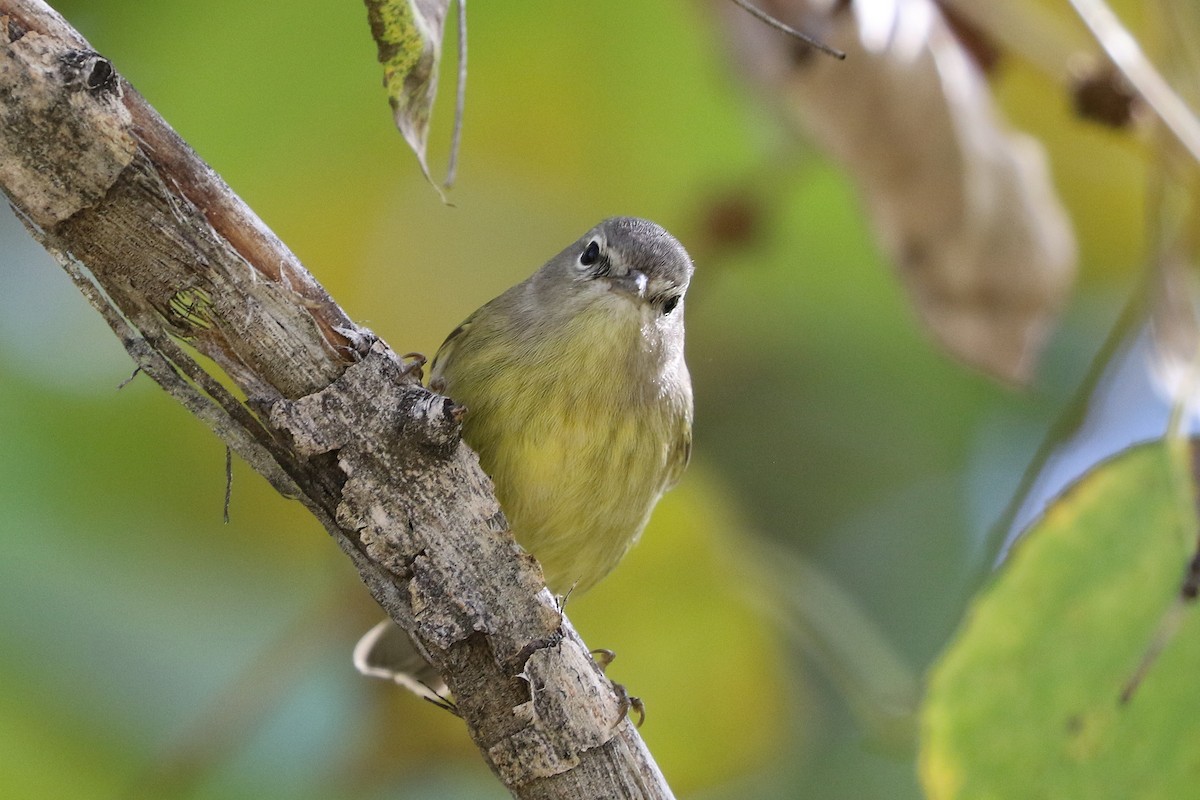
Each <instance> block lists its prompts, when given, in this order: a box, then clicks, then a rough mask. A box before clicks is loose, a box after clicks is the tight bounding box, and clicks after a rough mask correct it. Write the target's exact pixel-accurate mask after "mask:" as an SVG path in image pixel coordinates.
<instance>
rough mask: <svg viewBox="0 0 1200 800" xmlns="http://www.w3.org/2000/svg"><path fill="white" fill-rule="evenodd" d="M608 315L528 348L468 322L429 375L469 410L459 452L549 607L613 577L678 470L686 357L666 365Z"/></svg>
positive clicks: (603, 312)
mask: <svg viewBox="0 0 1200 800" xmlns="http://www.w3.org/2000/svg"><path fill="white" fill-rule="evenodd" d="M631 309H632V307H631ZM616 312H619V313H620V314H629V315H632V314H633V313H634V312H633V310H624V309H620V308H617V309H616ZM614 313H615V312H614V307H609V306H606V305H600V306H597V307H596V308H592V309H589V310H588V311H586V312H584V313H581V314H578V315H576V316H575V317H573V318H572V320H571V322H570V324H569V325H562V326H560V328H561V329H556V330H554V331H553V332H550V333H548V332H547V331H539V332H538V333H537V335H536V336H530V337H526V338H525V339H510V338H509V337H508V335H507V333H506V330H507V329H506V328H505V326H504V325H503V320H498V321H497V322H496V324H494V325H489V324H487V322H486V318H484V319H480V316H481V315H480V314H478V313H477V314H476V317H475V318H473V320H472V321H469V322H468V323H467V326H466V327H465V328H464V331H463V333H462V334H461V335H459V336H457V337H455V338H454V340H453V346H452V347H449V346H446V347H445V350H446V357H445V358H444V359H443V358H441V356H439V361H441V362H442V363H437V364H436V366H435V371H434V374H435V377H440V378H441V379H442V380H444V381H445V390H444V391H445V393H446V394H447V395H449V396H450V397H452V398H453V399H454V400H455V401H456V402H458V403H460V404H462V405H465V406H466V407H467V417H466V420H465V422H464V427H463V438H464V440H465V441H466V442H467V444H468V445H470V446H471V447H472V449H474V450H475V451H476V452H478V453H479V458H480V462H481V465H482V466H483V468H484V470H486V471H487V473H488V474H489V475H491V476H492V479H493V481H494V482H495V484H496V494H497V497H498V498H499V500H500V504H501V506H502V507H503V509H504V512H505V515H506V516H507V518H508V521H509V524H510V525H511V526H512V530H513V533H514V535H515V536H516V538H517V541H518V542H520V543H521V545H522V546H523V547H525V548H526V549H527V550H528V551H529V552H531V553H532V554H533V555H534V556H535V557H536V558H537V559H538V561H539V562H540V563H541V564H542V568H543V569H544V570H545V573H546V580H547V583H548V585H549V586H550V588H551V590H552V591H555V592H557V593H564V592H566V591H567V590H569V589H571V588H572V587H574V588H575V589H576V590H578V591H582V590H584V589H587V588H589V587H590V586H592V585H593V584H594V583H596V582H597V581H598V580H600V579H601V578H603V577H604V576H605V575H607V574H608V572H609V571H611V570H612V568H613V567H615V566H616V564H617V562H618V561H620V559H621V557H622V556H624V554H625V552H626V551H627V550H628V549H629V547H630V546H631V545H632V544H633V543H634V542H635V541H636V540H637V537H638V536H639V535H640V534H641V532H642V528H643V527H645V524H646V521H647V520H648V519H649V516H650V512H651V510H652V509H653V507H654V504H655V503H656V502H657V501H658V498H659V497H660V496H661V495H662V493H663V491H664V490H665V489H666V488H668V487H669V484H670V482H671V481H672V480H673V479H674V478H675V476H677V475H678V472H679V470H680V469H682V466H683V463H682V462H683V461H685V460H686V458H687V449H688V447H689V443H690V429H691V414H692V410H691V388H690V383H689V382H688V377H687V371H686V368H685V367H684V366H683V361H682V352H681V351H680V352H679V353H678V354H676V355H674V356H673V359H674V360H669V361H668V360H664V353H663V352H661V351H657V350H655V349H654V348H653V347H652V346H650V345H649V344H648V340H647V338H646V337H645V336H644V335H643V331H642V330H641V329H640V328H639V325H638V324H637V320H636V319H633V318H628V319H614V318H613V316H612V315H613V314H614ZM617 323H620V324H617Z"/></svg>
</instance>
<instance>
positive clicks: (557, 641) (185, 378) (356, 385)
mask: <svg viewBox="0 0 1200 800" xmlns="http://www.w3.org/2000/svg"><path fill="white" fill-rule="evenodd" d="M0 189H2V190H3V192H4V193H5V195H6V196H7V197H8V199H9V201H10V202H11V203H12V205H13V206H14V208H15V209H16V210H17V212H18V214H19V215H21V217H22V218H23V219H24V220H25V223H26V225H27V227H28V228H29V230H30V232H31V233H32V234H33V235H34V236H35V237H37V238H38V239H39V240H40V241H41V242H42V243H43V244H44V245H45V246H46V248H47V249H48V250H49V251H50V252H52V253H53V254H54V255H55V256H56V257H57V258H58V260H59V262H60V263H61V264H62V265H63V267H64V268H65V269H66V270H67V272H68V273H69V274H70V275H71V276H72V278H73V279H74V280H75V282H76V285H77V286H78V287H79V288H80V290H81V291H82V292H83V293H84V295H85V296H86V297H87V298H88V300H89V301H90V302H91V303H92V305H93V306H94V307H96V309H97V310H98V311H99V312H100V313H101V314H102V315H103V316H104V318H105V319H106V321H108V323H109V325H110V326H111V327H112V328H113V330H114V332H115V333H116V334H117V335H118V337H120V339H121V341H122V342H123V343H124V345H125V347H126V349H127V350H128V351H129V353H130V355H131V356H133V358H134V360H135V361H136V362H137V363H138V366H139V368H140V369H141V370H143V371H144V372H146V373H147V374H148V375H150V376H151V377H152V378H154V379H155V380H156V381H158V382H159V383H160V384H161V385H162V386H163V388H165V389H166V390H167V391H168V392H170V393H171V394H172V395H173V396H175V397H176V398H177V399H179V400H180V402H182V403H184V405H186V406H187V407H188V408H189V409H190V410H191V411H193V413H195V414H196V415H197V416H199V417H201V418H202V419H203V420H204V421H205V422H206V423H207V424H208V425H209V426H210V427H211V428H213V430H214V431H215V432H216V433H217V434H218V435H220V436H221V437H222V438H223V439H224V440H225V441H226V442H227V443H228V444H229V445H230V447H232V448H233V449H234V450H236V451H237V452H238V454H239V455H241V456H242V457H243V458H244V459H245V460H246V461H247V462H248V463H250V464H251V465H252V466H253V467H254V468H255V469H256V470H258V471H259V472H260V473H262V474H263V475H264V476H266V477H267V478H268V479H269V480H270V481H271V482H272V484H273V485H274V486H275V487H276V488H278V489H279V490H280V491H281V492H283V493H285V494H287V495H288V496H290V497H295V498H297V499H299V500H300V501H301V502H303V503H304V504H305V505H306V506H307V507H308V508H309V509H310V510H311V511H312V512H313V514H314V515H315V516H316V517H317V518H318V519H319V520H320V521H321V523H322V524H323V525H324V526H325V527H326V529H327V530H328V531H329V533H330V534H331V535H332V536H333V538H334V540H335V541H336V542H337V543H338V545H339V546H340V547H341V549H342V550H343V551H344V552H345V553H346V555H347V556H349V557H350V559H351V560H352V561H353V562H354V565H355V567H356V568H357V569H358V571H359V574H360V575H361V577H362V579H363V582H364V583H365V584H366V585H367V587H368V588H369V589H370V591H371V593H372V594H373V595H374V596H375V598H376V599H377V600H378V602H379V603H380V605H381V606H383V608H384V609H385V610H386V611H387V613H388V614H389V615H390V616H391V617H392V619H394V620H395V621H396V622H397V623H399V624H400V625H401V626H402V627H404V628H405V629H406V630H408V631H410V632H411V633H412V634H413V635H414V637H415V639H416V640H417V642H418V643H419V645H420V647H421V648H422V649H423V651H424V652H425V653H426V654H427V655H428V657H429V659H430V661H431V663H432V664H433V665H434V666H435V667H437V668H438V670H439V671H440V672H441V673H442V675H443V677H444V678H445V679H446V681H447V683H448V684H449V686H450V688H451V690H452V691H453V692H454V695H455V697H456V700H457V703H458V710H459V713H460V714H461V715H462V717H463V719H464V721H465V722H466V725H467V729H468V731H469V733H470V735H471V736H472V738H473V739H474V740H475V742H476V744H477V745H478V746H479V749H480V751H481V753H482V754H483V756H484V758H485V759H486V760H487V761H488V763H489V764H490V765H491V767H492V769H493V770H494V771H495V773H496V774H497V776H498V777H499V778H500V779H501V780H502V781H503V782H504V784H505V785H506V786H507V787H508V788H509V789H510V790H511V791H512V792H513V794H514V795H515V796H517V797H522V798H552V797H563V798H567V797H569V798H589V797H594V798H601V797H604V798H635V797H636V798H662V797H670V796H671V795H670V790H669V788H668V787H667V785H666V783H665V781H664V780H663V778H662V775H661V773H660V772H659V771H658V769H657V767H656V766H655V764H654V762H653V760H652V759H651V758H650V755H649V753H648V752H647V751H646V749H645V746H644V744H643V743H642V740H641V738H640V737H639V736H638V734H637V731H636V730H635V729H634V728H633V726H632V725H631V724H630V722H629V721H628V719H626V718H625V715H624V713H623V708H622V705H621V702H620V699H619V697H618V695H617V693H616V692H615V691H614V689H613V686H612V685H611V684H610V683H609V681H608V680H607V679H606V678H605V677H604V675H603V673H602V672H601V671H600V670H599V668H598V667H597V666H596V665H595V663H594V662H593V661H592V659H591V657H590V656H589V655H588V651H587V647H586V646H585V645H584V644H583V642H582V641H581V640H580V639H579V637H578V635H577V634H576V633H575V632H574V630H573V629H572V628H571V626H570V623H569V622H568V621H567V620H566V619H565V618H564V617H563V616H562V614H561V613H560V611H559V610H558V608H557V606H556V604H555V601H554V598H552V597H551V596H550V594H549V592H548V591H546V590H545V589H544V588H543V581H542V577H541V572H540V570H539V569H538V567H537V565H536V563H535V562H534V561H533V559H531V558H530V557H528V556H526V555H524V554H523V553H521V552H520V550H519V549H518V548H517V547H516V545H515V544H514V543H513V540H512V537H511V536H510V535H509V533H508V531H507V526H506V523H505V521H504V517H503V515H502V514H501V512H500V508H499V506H498V505H497V503H496V501H495V497H494V495H493V493H492V489H491V484H490V482H489V480H488V478H487V476H486V475H484V474H483V472H482V471H481V470H480V468H479V464H478V460H477V459H476V457H475V455H474V453H472V452H471V451H470V450H469V449H468V448H467V447H465V446H464V445H462V444H461V442H460V441H459V435H458V434H459V423H460V419H461V416H462V409H460V408H458V407H456V406H455V405H454V404H453V402H451V401H450V400H448V399H446V398H444V397H439V396H437V395H435V394H432V393H431V392H429V391H427V390H426V389H424V388H422V387H421V385H420V381H419V373H420V370H419V368H417V367H419V365H418V364H416V363H413V362H406V361H405V360H403V359H401V358H399V357H397V356H396V355H395V354H394V353H393V352H392V351H391V350H390V349H389V348H388V347H387V346H386V345H385V344H384V343H383V342H382V341H380V340H379V339H378V337H376V336H375V335H374V334H372V333H371V332H370V331H369V330H367V329H365V328H361V327H358V326H356V325H355V324H354V323H353V322H352V321H351V320H350V319H349V318H348V317H347V316H346V315H345V314H344V313H343V312H342V310H341V309H340V308H339V307H338V306H337V305H336V304H335V303H334V302H333V300H332V299H331V298H330V297H329V296H328V294H326V292H325V291H324V290H323V289H322V288H321V287H320V285H318V284H317V283H316V281H315V280H314V279H313V278H312V276H311V275H309V274H308V272H307V271H306V270H305V269H304V268H303V266H301V265H300V263H299V262H298V261H297V259H296V258H295V256H294V255H293V254H292V253H291V252H290V251H288V249H287V248H286V247H285V246H284V245H283V244H282V243H281V242H280V241H279V240H278V239H277V238H276V237H275V236H274V235H273V234H272V233H271V232H270V231H268V230H267V229H266V228H265V226H263V224H262V223H261V222H260V221H259V220H258V218H257V217H256V216H254V214H253V213H252V212H251V211H250V210H249V209H248V208H246V206H245V205H244V204H243V203H242V202H241V201H240V200H239V199H238V198H237V197H236V196H235V195H234V194H233V193H232V192H231V191H230V189H229V188H228V186H226V185H225V184H224V182H223V181H221V179H220V178H219V176H217V175H216V174H215V173H213V172H212V170H211V169H209V168H208V167H207V166H206V165H205V164H204V163H203V162H201V161H200V160H199V159H198V158H197V157H196V155H195V154H194V153H193V152H192V151H191V149H190V148H188V147H187V145H186V144H185V143H184V142H183V141H182V140H180V139H179V137H178V136H177V135H176V134H175V133H174V132H173V131H172V130H171V129H170V128H169V127H168V126H167V125H166V123H165V122H163V120H162V119H161V118H160V117H159V116H158V115H157V113H155V112H154V111H153V109H151V108H150V107H149V106H148V105H147V104H146V102H145V101H144V100H143V99H142V98H141V97H140V96H139V95H138V94H137V93H136V92H135V91H134V90H133V89H132V88H131V87H130V86H129V85H128V84H127V83H126V82H125V81H124V80H123V79H122V78H121V77H120V75H119V74H118V73H117V72H116V71H115V69H114V68H113V66H112V64H111V63H110V62H109V61H107V60H106V59H104V58H103V57H102V56H100V55H98V54H97V53H95V52H94V51H92V49H91V48H90V47H89V46H88V44H87V42H86V41H84V39H83V38H82V37H81V36H80V35H79V34H78V33H77V32H76V31H75V30H74V29H72V28H71V27H70V25H68V24H67V23H66V22H65V21H64V20H63V19H62V18H61V17H60V16H59V15H58V14H56V13H55V12H54V11H53V10H52V9H50V8H49V7H47V6H46V5H44V4H42V3H40V2H32V1H31V0H0ZM181 342H184V343H186V344H187V345H188V346H189V347H190V350H189V349H188V348H185V347H182V346H181V344H180V343H181ZM191 351H195V352H198V353H200V354H202V355H203V356H206V357H207V359H205V360H204V361H202V362H201V361H197V360H195V359H193V358H192V356H191V355H190V352H191ZM208 359H211V362H210V361H209V360H208ZM230 381H232V383H233V384H234V385H236V387H237V390H238V392H240V394H237V393H235V392H234V391H232V390H230V389H228V388H227V386H228V384H229V382H230Z"/></svg>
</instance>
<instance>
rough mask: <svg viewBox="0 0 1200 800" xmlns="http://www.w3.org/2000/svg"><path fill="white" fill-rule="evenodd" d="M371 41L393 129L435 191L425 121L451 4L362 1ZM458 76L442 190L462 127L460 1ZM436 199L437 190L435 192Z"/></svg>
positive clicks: (462, 0) (462, 10)
mask: <svg viewBox="0 0 1200 800" xmlns="http://www.w3.org/2000/svg"><path fill="white" fill-rule="evenodd" d="M365 2H366V6H367V20H368V21H369V22H370V24H371V36H372V37H373V38H374V39H375V44H376V45H377V46H378V48H379V63H380V64H382V65H383V86H384V88H385V89H387V93H388V102H389V103H390V104H391V106H392V114H393V116H394V118H395V120H396V127H397V128H398V129H399V130H400V133H401V134H402V135H403V136H404V140H405V141H406V142H408V146H409V147H411V148H412V150H413V152H414V153H415V154H416V156H417V161H418V163H420V165H421V171H422V172H423V173H424V174H425V177H426V179H428V180H429V182H430V183H431V184H434V188H435V189H436V188H438V187H437V184H435V183H434V181H433V178H432V177H431V176H430V174H429V164H428V161H427V159H426V145H427V143H428V140H429V120H430V117H431V115H432V112H433V103H434V100H435V99H436V98H437V76H438V63H439V62H440V61H441V56H442V34H443V33H444V31H445V25H446V14H447V12H448V10H449V8H450V2H451V0H365ZM458 17H459V37H458V38H459V42H458V44H459V74H458V103H457V107H456V110H455V117H454V139H453V142H452V145H451V152H450V163H449V166H448V168H447V174H446V181H445V185H446V186H447V187H449V186H450V185H451V184H452V183H453V182H454V167H455V161H456V157H457V153H458V142H459V134H460V131H461V127H462V101H463V87H464V85H465V80H466V69H467V59H466V52H467V50H466V48H467V39H466V0H458ZM438 192H439V194H440V193H441V190H440V189H438Z"/></svg>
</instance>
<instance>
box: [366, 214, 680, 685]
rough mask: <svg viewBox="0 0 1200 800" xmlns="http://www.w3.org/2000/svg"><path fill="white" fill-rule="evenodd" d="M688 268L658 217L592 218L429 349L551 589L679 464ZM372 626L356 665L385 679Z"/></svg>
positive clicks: (571, 576) (603, 559) (601, 571)
mask: <svg viewBox="0 0 1200 800" xmlns="http://www.w3.org/2000/svg"><path fill="white" fill-rule="evenodd" d="M691 273H692V264H691V260H690V258H689V257H688V255H687V252H686V251H685V250H684V249H683V246H682V245H680V244H679V242H677V241H676V240H675V239H674V238H673V237H672V236H671V235H670V234H669V233H667V232H666V231H665V230H663V229H662V228H661V227H659V226H658V225H655V224H654V223H652V222H647V221H645V220H639V219H633V218H624V217H622V218H613V219H609V220H605V221H604V222H602V223H600V224H599V225H597V226H596V227H595V228H593V229H592V230H591V231H589V232H588V233H587V234H585V235H584V236H583V237H582V238H581V239H579V240H578V241H577V242H575V243H574V244H572V245H571V246H570V247H568V248H566V249H565V250H563V251H562V252H561V253H559V254H558V255H557V256H555V257H554V258H552V259H551V260H550V261H548V262H547V263H546V264H545V265H544V266H543V267H542V268H541V269H540V270H538V271H537V272H536V273H534V274H533V275H532V276H530V277H529V278H528V279H527V280H525V281H523V282H522V283H520V284H518V285H516V286H514V287H513V288H511V289H509V290H508V291H507V292H505V293H504V294H502V295H500V296H499V297H497V298H496V299H494V300H492V301H491V302H489V303H487V304H486V305H484V306H483V307H482V308H480V309H479V310H478V311H476V312H475V313H474V314H472V315H471V316H470V317H469V318H468V319H467V321H466V322H464V323H463V324H462V325H461V326H459V328H458V329H457V330H455V331H454V333H452V334H451V335H450V336H449V338H447V340H446V342H445V343H444V344H443V345H442V347H441V349H440V350H439V351H438V354H437V355H436V356H435V357H434V360H433V364H432V369H431V373H432V374H431V386H433V387H434V388H435V389H436V390H437V391H439V392H442V393H444V394H446V395H447V396H449V397H450V398H452V399H453V400H454V401H455V402H457V403H459V404H460V405H463V406H465V407H466V409H467V414H466V417H465V420H464V423H463V440H464V441H465V442H466V443H467V444H468V445H470V446H471V448H472V449H474V450H475V451H476V452H477V453H478V454H479V459H480V463H481V465H482V467H483V469H484V470H485V471H486V472H487V473H488V474H489V475H490V476H491V477H492V480H493V482H494V483H495V486H496V495H497V497H498V499H499V500H500V505H501V507H502V508H503V509H504V512H505V515H506V517H507V518H508V521H509V524H510V526H511V527H512V531H513V534H514V535H515V537H516V539H517V541H518V542H520V544H521V545H522V546H523V547H524V548H525V549H526V550H528V551H529V552H530V553H532V554H533V555H534V556H535V557H536V558H537V559H538V561H539V562H540V563H541V565H542V568H543V570H544V571H545V574H546V580H547V583H548V585H549V586H550V588H551V590H553V591H555V592H557V593H560V594H561V593H565V592H566V591H568V590H570V589H575V590H577V591H581V590H584V589H588V588H590V587H591V586H592V585H594V584H595V583H596V582H597V581H599V580H600V579H601V578H603V577H604V576H605V575H607V574H608V573H609V572H610V571H611V570H612V569H613V567H615V566H616V565H617V562H618V561H620V560H621V557H622V556H624V555H625V553H626V551H628V549H629V547H630V546H631V545H632V544H633V543H634V542H635V541H636V540H637V538H638V536H639V535H640V534H641V532H642V529H643V528H644V527H645V525H646V521H647V520H648V519H649V517H650V512H651V510H652V509H653V508H654V504H655V503H656V502H658V499H659V497H660V496H661V495H662V493H663V492H664V491H666V490H667V489H669V488H670V487H671V486H672V485H674V484H675V482H676V481H677V480H678V479H679V476H680V474H681V473H682V472H683V469H684V467H685V466H686V465H687V461H688V457H689V455H690V452H691V428H692V389H691V381H690V378H689V376H688V371H687V366H686V365H685V363H684V358H683V337H684V333H683V296H684V293H685V292H686V290H687V287H688V283H689V281H690V278H691ZM381 637H382V634H376V632H375V631H372V633H371V634H368V637H366V638H365V639H364V642H363V643H362V644H360V647H359V648H358V650H356V656H355V660H356V663H358V664H359V668H360V669H362V670H363V671H364V672H368V673H369V674H389V676H390V677H396V676H395V675H393V674H391V673H390V672H389V669H388V667H387V666H386V665H380V664H378V663H377V662H376V661H375V660H373V658H372V656H373V655H374V651H375V650H377V649H380V648H378V647H376V645H377V644H378V643H379V642H380V641H381ZM389 648H390V644H389ZM359 651H362V652H359ZM397 680H400V679H399V678H397ZM401 682H404V681H401ZM406 685H408V684H406Z"/></svg>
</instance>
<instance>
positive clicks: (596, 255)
mask: <svg viewBox="0 0 1200 800" xmlns="http://www.w3.org/2000/svg"><path fill="white" fill-rule="evenodd" d="M599 259H600V243H599V242H597V241H595V240H593V241H590V242H588V246H587V247H585V248H583V253H582V254H581V255H580V256H579V263H580V264H581V265H582V266H585V267H590V266H591V265H592V264H595V263H596V262H597V261H598V260H599Z"/></svg>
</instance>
